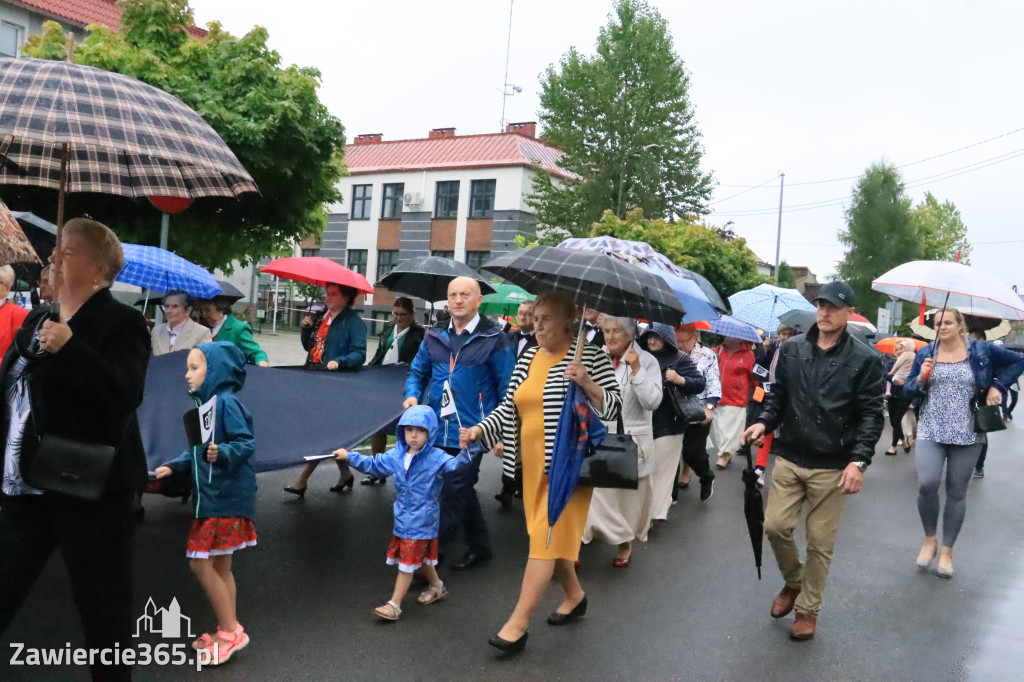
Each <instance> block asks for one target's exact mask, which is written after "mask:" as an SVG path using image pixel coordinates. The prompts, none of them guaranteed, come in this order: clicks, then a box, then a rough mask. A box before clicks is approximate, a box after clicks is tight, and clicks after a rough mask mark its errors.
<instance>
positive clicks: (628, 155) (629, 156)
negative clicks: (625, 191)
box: [615, 143, 661, 218]
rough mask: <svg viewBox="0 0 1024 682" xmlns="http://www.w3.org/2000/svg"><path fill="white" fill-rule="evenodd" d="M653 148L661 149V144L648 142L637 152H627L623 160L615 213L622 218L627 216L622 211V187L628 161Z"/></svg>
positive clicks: (624, 181)
mask: <svg viewBox="0 0 1024 682" xmlns="http://www.w3.org/2000/svg"><path fill="white" fill-rule="evenodd" d="M652 149H661V145H660V144H657V143H655V144H646V145H644V146H643V147H641V148H640V149H639V150H637V151H635V152H627V153H626V158H625V160H623V162H622V171H620V172H619V198H618V201H617V202H616V205H615V214H616V215H618V216H619V217H620V218H625V217H626V216H625V215H623V213H622V188H623V187H624V186H625V184H626V161H628V160H629V159H638V158H640V157H641V156H642V155H643V153H644V152H649V151H651V150H652Z"/></svg>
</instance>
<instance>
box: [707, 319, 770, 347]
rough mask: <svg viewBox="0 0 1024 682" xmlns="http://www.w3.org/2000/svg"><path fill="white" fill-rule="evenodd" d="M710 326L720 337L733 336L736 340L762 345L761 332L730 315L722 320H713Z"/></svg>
mask: <svg viewBox="0 0 1024 682" xmlns="http://www.w3.org/2000/svg"><path fill="white" fill-rule="evenodd" d="M709 324H710V327H711V331H713V332H714V333H716V334H718V335H719V336H731V337H732V338H734V339H742V340H743V341H750V342H752V343H761V335H760V334H759V333H758V332H759V331H760V330H758V328H757V327H755V326H754V325H752V324H750V323H749V322H744V321H743V320H737V319H736V318H735V317H731V316H729V315H722V317H721V318H720V319H717V320H711V321H710V323H709Z"/></svg>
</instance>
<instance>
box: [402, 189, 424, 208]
mask: <svg viewBox="0 0 1024 682" xmlns="http://www.w3.org/2000/svg"><path fill="white" fill-rule="evenodd" d="M402 203H404V204H405V205H406V206H419V205H420V204H422V203H423V195H422V194H420V193H419V192H406V193H405V196H404V197H402Z"/></svg>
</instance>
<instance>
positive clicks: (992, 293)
mask: <svg viewBox="0 0 1024 682" xmlns="http://www.w3.org/2000/svg"><path fill="white" fill-rule="evenodd" d="M871 288H872V289H873V290H874V291H877V292H879V293H882V294H888V295H889V296H895V297H896V298H902V299H903V300H904V301H911V302H913V303H920V304H921V305H922V306H927V305H928V304H929V303H930V304H931V305H933V306H938V307H954V308H957V309H958V310H959V311H960V312H962V313H967V314H969V315H976V316H978V317H994V318H1006V319H1009V320H1024V301H1021V298H1020V297H1019V296H1018V295H1017V294H1016V293H1015V292H1014V291H1013V289H1011V288H1010V287H1009V286H1007V285H1006V284H1005V283H1004V282H1002V281H1001V280H1000V279H999V278H998V277H995V276H994V275H991V274H989V273H988V272H985V271H984V270H980V269H978V268H972V267H971V266H969V265H964V264H963V263H949V262H946V261H931V260H915V261H911V262H909V263H904V264H903V265H898V266H896V267H895V268H893V269H892V270H889V271H888V272H886V273H885V274H883V275H881V276H879V277H878V279H876V280H874V281H873V282H871Z"/></svg>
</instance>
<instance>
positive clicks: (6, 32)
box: [0, 21, 25, 57]
mask: <svg viewBox="0 0 1024 682" xmlns="http://www.w3.org/2000/svg"><path fill="white" fill-rule="evenodd" d="M24 34H25V29H24V28H23V27H21V26H18V25H17V24H11V23H9V22H6V21H0V57H17V56H18V51H19V48H20V47H21V43H22V36H23V35H24Z"/></svg>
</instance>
